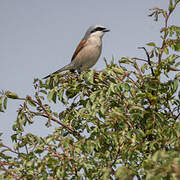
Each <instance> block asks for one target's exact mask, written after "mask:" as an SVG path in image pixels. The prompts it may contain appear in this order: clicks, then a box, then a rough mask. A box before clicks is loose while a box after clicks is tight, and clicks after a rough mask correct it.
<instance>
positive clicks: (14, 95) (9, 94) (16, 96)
mask: <svg viewBox="0 0 180 180" xmlns="http://www.w3.org/2000/svg"><path fill="white" fill-rule="evenodd" d="M5 95H6V96H7V97H8V98H10V99H18V98H19V97H18V95H17V94H16V93H13V92H10V91H6V92H5Z"/></svg>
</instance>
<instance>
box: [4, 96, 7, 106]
mask: <svg viewBox="0 0 180 180" xmlns="http://www.w3.org/2000/svg"><path fill="white" fill-rule="evenodd" d="M3 107H4V109H6V108H7V97H5V98H4V102H3Z"/></svg>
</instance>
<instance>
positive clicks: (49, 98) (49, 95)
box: [47, 89, 55, 102]
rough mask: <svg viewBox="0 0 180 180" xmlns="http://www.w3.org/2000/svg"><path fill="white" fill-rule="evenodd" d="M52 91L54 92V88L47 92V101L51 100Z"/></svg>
mask: <svg viewBox="0 0 180 180" xmlns="http://www.w3.org/2000/svg"><path fill="white" fill-rule="evenodd" d="M54 93H55V91H54V89H51V90H50V91H49V92H48V95H47V99H48V101H49V102H51V101H52V99H53V96H54Z"/></svg>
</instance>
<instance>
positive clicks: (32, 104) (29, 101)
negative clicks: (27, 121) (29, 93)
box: [27, 99, 36, 107]
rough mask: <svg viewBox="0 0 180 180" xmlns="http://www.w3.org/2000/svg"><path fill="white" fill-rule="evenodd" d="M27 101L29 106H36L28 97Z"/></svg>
mask: <svg viewBox="0 0 180 180" xmlns="http://www.w3.org/2000/svg"><path fill="white" fill-rule="evenodd" d="M27 102H28V103H29V105H30V106H33V107H36V103H35V102H34V101H33V100H30V99H28V100H27Z"/></svg>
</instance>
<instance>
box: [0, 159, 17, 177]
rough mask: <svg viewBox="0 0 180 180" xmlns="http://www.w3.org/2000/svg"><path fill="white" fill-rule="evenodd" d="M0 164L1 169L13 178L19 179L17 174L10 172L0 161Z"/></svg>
mask: <svg viewBox="0 0 180 180" xmlns="http://www.w3.org/2000/svg"><path fill="white" fill-rule="evenodd" d="M0 166H1V169H2V170H3V171H5V172H6V173H7V174H10V175H11V176H12V177H13V178H14V179H20V178H19V177H18V176H16V175H14V173H12V172H10V171H9V170H8V169H6V168H5V167H4V163H3V162H2V161H0Z"/></svg>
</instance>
